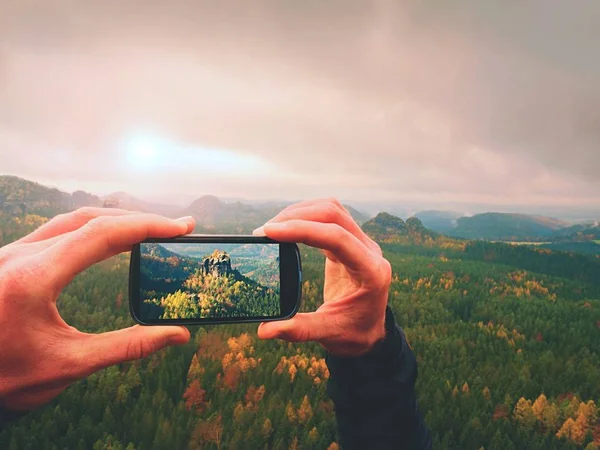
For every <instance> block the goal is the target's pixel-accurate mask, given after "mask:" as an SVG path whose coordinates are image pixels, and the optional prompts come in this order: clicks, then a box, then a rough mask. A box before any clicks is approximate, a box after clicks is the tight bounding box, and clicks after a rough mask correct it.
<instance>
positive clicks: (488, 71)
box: [0, 0, 600, 208]
mask: <svg viewBox="0 0 600 450" xmlns="http://www.w3.org/2000/svg"><path fill="white" fill-rule="evenodd" d="M599 23H600V2H598V1H597V0H587V1H584V0H578V1H569V2H566V1H564V0H538V1H527V2H523V1H516V0H509V1H502V2H498V1H491V0H490V1H484V0H457V1H452V2H446V1H442V0H435V1H434V0H429V1H422V0H421V1H396V0H381V1H373V2H367V1H350V0H340V1H321V0H304V1H296V0H289V1H252V2H248V1H238V2H229V1H219V2H215V1H198V0H171V1H168V2H167V1H164V0H143V1H142V0H138V1H117V0H104V1H91V0H76V1H75V0H70V1H67V0H4V1H2V2H0V173H5V174H15V175H20V176H23V177H26V178H30V179H33V180H36V181H40V182H43V183H47V184H53V185H56V186H58V187H61V188H63V189H65V190H69V191H72V190H75V189H84V190H88V191H91V192H94V193H99V194H105V193H109V192H112V191H117V190H125V191H127V192H130V193H132V194H134V195H138V196H141V197H143V198H146V199H149V198H157V199H161V200H164V199H167V198H171V199H186V200H187V199H189V198H191V197H196V196H198V195H200V194H205V193H212V194H216V195H221V196H228V197H245V198H255V199H256V198H262V199H273V198H287V199H300V198H309V197H315V196H319V197H322V196H329V195H335V196H340V197H342V198H343V199H345V200H349V201H352V200H354V201H357V202H365V201H369V200H372V199H376V200H378V201H381V202H398V203H403V202H407V203H412V204H414V203H419V204H422V205H423V207H427V206H430V205H436V206H440V205H441V206H443V205H444V204H447V205H452V206H456V205H460V204H462V205H465V208H467V207H468V205H472V204H478V203H479V204H481V203H485V204H491V205H499V208H500V207H502V208H510V207H512V206H515V207H517V206H523V205H551V206H557V207H561V206H567V205H580V206H582V207H584V206H585V207H588V206H594V207H597V206H600V195H599V194H598V192H599V188H600V27H599V26H598V24H599Z"/></svg>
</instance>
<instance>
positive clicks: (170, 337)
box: [83, 325, 190, 373]
mask: <svg viewBox="0 0 600 450" xmlns="http://www.w3.org/2000/svg"><path fill="white" fill-rule="evenodd" d="M87 336H89V338H88V339H86V341H87V342H85V344H84V345H85V347H84V348H85V350H84V353H85V355H83V356H84V360H85V361H86V363H85V364H84V366H86V367H87V368H88V373H92V372H95V371H97V370H100V369H104V368H106V367H109V366H112V365H115V364H120V363H122V362H125V361H132V360H135V359H141V358H145V357H147V356H149V355H151V354H152V353H154V352H156V351H158V350H160V349H162V348H164V347H167V346H169V345H183V344H185V343H187V342H188V341H189V340H190V332H189V330H188V329H187V328H185V327H180V326H151V327H149V326H140V325H135V326H133V327H130V328H125V329H123V330H118V331H110V332H108V333H102V334H96V335H87Z"/></svg>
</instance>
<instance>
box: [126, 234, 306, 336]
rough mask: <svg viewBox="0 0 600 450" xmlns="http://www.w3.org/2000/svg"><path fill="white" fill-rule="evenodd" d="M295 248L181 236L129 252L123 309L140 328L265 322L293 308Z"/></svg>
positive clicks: (298, 272)
mask: <svg viewBox="0 0 600 450" xmlns="http://www.w3.org/2000/svg"><path fill="white" fill-rule="evenodd" d="M301 285H302V267H301V262H300V252H299V251H298V246H297V245H296V244H293V243H284V242H277V241H274V240H271V239H269V238H267V237H257V236H215V235H210V236H206V235H186V236H180V237H176V238H171V239H147V240H145V241H143V242H141V243H140V244H137V245H135V246H134V247H133V249H132V252H131V264H130V267H129V306H130V311H131V315H132V317H133V319H134V320H135V321H136V322H137V323H139V324H142V325H167V324H183V325H194V324H196V325H205V324H218V323H221V324H222V323H240V322H266V321H273V320H284V319H289V318H291V317H293V316H294V315H295V314H296V313H297V312H298V309H299V308H300V300H301Z"/></svg>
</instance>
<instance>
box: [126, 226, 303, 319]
mask: <svg viewBox="0 0 600 450" xmlns="http://www.w3.org/2000/svg"><path fill="white" fill-rule="evenodd" d="M144 243H153V244H160V243H165V244H171V243H185V244H190V243H207V244H210V243H224V244H236V243H239V244H248V243H249V244H279V264H280V269H279V270H280V272H279V273H280V292H279V304H280V308H281V315H280V316H277V317H243V318H242V317H238V318H225V317H224V318H212V319H153V320H146V321H144V320H142V319H141V317H140V306H141V298H140V244H144ZM301 299H302V264H301V261H300V251H299V249H298V246H297V245H296V244H295V243H290V242H278V241H275V240H273V239H269V238H268V237H262V236H245V235H239V236H238V235H212V234H211V235H200V234H188V235H185V236H177V237H174V238H164V239H163V238H150V239H146V240H144V241H142V242H140V243H139V244H136V245H134V246H133V248H132V250H131V259H130V265H129V310H130V313H131V316H132V317H133V320H135V322H137V323H139V324H140V325H214V324H227V323H256V322H273V321H277V320H286V319H290V318H292V317H293V316H294V315H296V313H297V312H298V310H299V309H300V302H301Z"/></svg>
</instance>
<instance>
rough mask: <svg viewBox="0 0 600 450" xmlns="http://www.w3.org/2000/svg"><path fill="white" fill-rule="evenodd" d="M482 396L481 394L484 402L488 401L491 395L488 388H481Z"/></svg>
mask: <svg viewBox="0 0 600 450" xmlns="http://www.w3.org/2000/svg"><path fill="white" fill-rule="evenodd" d="M482 394H483V398H485V399H486V400H490V399H491V398H492V393H491V392H490V388H488V387H487V386H486V387H484V388H483V391H482Z"/></svg>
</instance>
